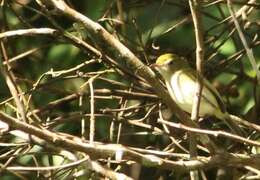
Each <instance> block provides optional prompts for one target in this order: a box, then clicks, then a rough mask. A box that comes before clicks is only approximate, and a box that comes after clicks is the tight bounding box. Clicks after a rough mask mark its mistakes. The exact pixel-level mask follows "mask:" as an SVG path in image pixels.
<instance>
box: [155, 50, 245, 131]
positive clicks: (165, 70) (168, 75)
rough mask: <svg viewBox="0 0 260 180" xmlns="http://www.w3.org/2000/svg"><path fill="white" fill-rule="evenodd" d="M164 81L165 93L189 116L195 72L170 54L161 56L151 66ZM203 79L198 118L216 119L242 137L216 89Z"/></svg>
mask: <svg viewBox="0 0 260 180" xmlns="http://www.w3.org/2000/svg"><path fill="white" fill-rule="evenodd" d="M152 67H154V68H155V69H156V70H157V71H158V72H159V73H160V75H161V76H162V78H163V79H164V81H165V84H166V87H167V90H168V92H169V94H170V96H171V98H172V99H173V100H174V101H175V103H176V104H177V105H178V106H179V107H180V108H181V109H182V110H183V111H185V112H187V113H191V112H192V106H193V99H194V95H195V93H196V83H197V82H198V78H197V72H196V70H195V69H193V68H191V66H190V65H189V63H188V61H187V59H186V58H184V57H182V56H179V55H177V54H173V53H165V54H162V55H160V56H159V57H158V58H157V60H156V62H155V63H154V64H153V65H152ZM201 78H202V91H201V99H200V108H199V112H198V115H199V117H203V118H204V117H209V116H215V117H216V118H218V119H221V120H223V121H224V122H225V123H226V124H227V126H228V127H229V128H230V129H231V131H232V132H233V133H235V134H237V135H240V136H243V134H244V133H243V132H242V130H241V128H240V127H239V126H238V125H237V124H235V123H234V122H233V121H232V119H231V118H230V115H229V113H228V112H227V110H226V106H225V104H224V101H223V100H222V98H221V96H220V94H219V93H218V91H217V90H216V88H215V87H214V86H213V85H212V84H210V82H209V81H208V80H207V79H205V78H203V77H201Z"/></svg>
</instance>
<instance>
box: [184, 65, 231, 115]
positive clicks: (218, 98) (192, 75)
mask: <svg viewBox="0 0 260 180" xmlns="http://www.w3.org/2000/svg"><path fill="white" fill-rule="evenodd" d="M185 71H186V73H187V74H188V75H189V76H190V78H191V79H193V80H194V81H195V80H196V76H197V73H196V71H195V70H194V69H187V70H185ZM202 79H203V86H205V87H204V88H205V89H207V90H208V91H209V92H210V93H211V94H212V96H213V97H214V99H215V100H216V101H217V103H218V104H217V105H218V108H219V109H220V110H221V112H222V113H225V112H226V107H225V104H224V102H223V100H222V98H221V96H220V94H219V93H218V91H217V90H216V88H215V87H214V86H213V85H211V84H210V82H209V81H208V80H207V79H205V78H202ZM205 89H204V90H203V91H202V98H204V99H205V100H206V101H208V102H211V101H210V99H208V98H207V97H206V95H204V94H205V93H206V90H205ZM203 92H205V93H203Z"/></svg>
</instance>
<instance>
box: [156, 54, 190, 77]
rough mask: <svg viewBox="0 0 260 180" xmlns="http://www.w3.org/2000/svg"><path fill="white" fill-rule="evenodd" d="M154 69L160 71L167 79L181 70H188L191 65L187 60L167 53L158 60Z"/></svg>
mask: <svg viewBox="0 0 260 180" xmlns="http://www.w3.org/2000/svg"><path fill="white" fill-rule="evenodd" d="M153 67H154V68H155V69H156V70H158V71H159V72H160V74H161V75H162V76H163V77H164V78H167V77H169V76H171V75H172V74H173V73H174V72H176V71H178V70H180V69H184V68H188V67H189V64H188V62H187V60H186V59H185V58H183V57H181V56H178V55H176V54H172V53H166V54H163V55H161V56H159V57H158V58H157V60H156V62H155V64H153Z"/></svg>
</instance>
